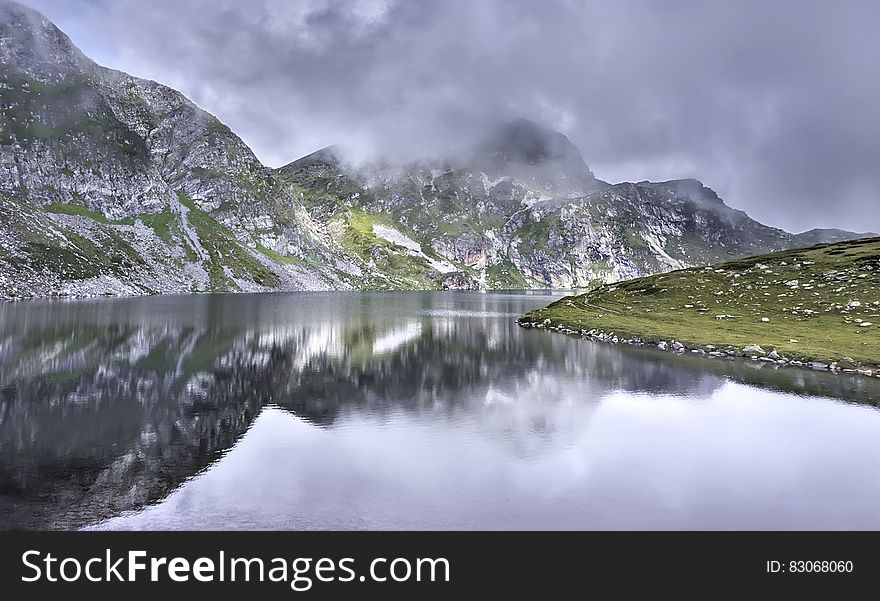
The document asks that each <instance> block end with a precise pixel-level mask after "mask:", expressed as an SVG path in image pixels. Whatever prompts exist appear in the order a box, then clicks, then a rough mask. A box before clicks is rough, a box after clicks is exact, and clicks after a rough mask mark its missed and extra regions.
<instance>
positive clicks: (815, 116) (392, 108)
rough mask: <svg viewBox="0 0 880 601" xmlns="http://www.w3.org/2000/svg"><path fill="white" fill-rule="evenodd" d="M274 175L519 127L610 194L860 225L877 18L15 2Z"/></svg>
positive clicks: (433, 148) (513, 1)
mask: <svg viewBox="0 0 880 601" xmlns="http://www.w3.org/2000/svg"><path fill="white" fill-rule="evenodd" d="M28 4H30V5H31V6H33V7H34V8H36V9H38V10H41V11H42V12H43V13H44V14H46V15H47V16H48V17H49V18H51V19H52V20H53V21H55V22H56V23H57V24H58V26H59V27H61V29H63V30H64V31H65V32H67V33H68V34H69V35H70V36H71V37H72V39H73V41H74V43H76V44H77V45H78V46H80V47H81V48H83V50H84V51H85V52H86V53H87V54H89V55H90V56H91V57H92V58H95V59H96V60H98V61H99V62H102V63H104V64H108V66H112V67H115V68H121V69H124V70H126V71H128V72H130V73H132V74H134V75H138V76H143V77H149V78H152V79H156V80H157V81H161V82H163V83H166V84H169V85H171V86H174V87H176V88H178V89H180V90H181V91H182V92H184V93H185V94H187V95H188V96H189V97H191V98H192V99H193V100H194V101H196V102H197V103H198V104H200V105H201V106H202V107H204V108H205V109H207V110H209V111H211V112H213V113H215V114H216V115H218V116H219V117H220V118H221V120H223V121H224V122H225V123H227V124H228V125H230V127H232V128H233V129H234V130H235V131H236V132H237V133H239V134H240V135H241V136H242V137H243V138H244V140H245V141H246V142H247V143H248V144H250V145H251V146H252V147H253V148H254V150H255V151H256V152H257V154H258V155H259V156H260V158H261V159H262V160H263V161H264V162H265V163H267V164H269V165H272V166H277V165H282V164H285V163H288V162H289V161H291V160H292V159H294V158H296V157H299V156H303V155H305V154H308V153H309V152H312V151H314V150H316V149H318V148H321V147H324V146H327V145H329V144H334V143H336V144H340V145H341V146H342V147H344V148H346V149H348V150H349V152H353V153H354V154H359V155H361V156H370V155H376V154H382V155H384V156H389V157H392V158H394V157H409V156H418V155H424V154H429V153H437V152H454V150H455V149H456V148H464V147H467V146H468V145H470V144H473V143H474V142H476V141H477V140H480V139H482V138H483V137H484V136H485V135H486V133H487V131H489V129H490V128H491V127H494V126H495V125H496V124H497V123H498V122H499V121H505V120H508V119H511V118H514V117H518V116H527V117H528V118H529V119H531V120H533V121H536V122H539V123H541V124H543V125H546V126H549V127H551V128H553V129H556V130H558V131H561V132H562V133H564V134H566V135H567V136H568V138H569V139H570V140H571V141H572V143H574V144H575V145H576V146H577V147H578V148H579V150H580V153H581V154H582V155H583V157H584V158H585V159H586V162H587V163H588V164H589V165H590V167H592V169H593V171H594V172H595V173H596V176H597V177H599V178H601V179H604V180H608V181H621V180H632V181H639V180H644V179H652V180H669V179H676V178H698V179H699V180H700V181H702V182H705V183H706V185H708V186H710V187H711V188H713V189H715V190H717V191H718V192H719V193H720V194H721V196H722V197H723V198H724V199H725V200H726V201H727V203H728V204H730V205H732V206H735V207H737V208H741V209H744V210H746V211H748V212H749V213H750V214H751V215H753V216H754V217H756V218H758V219H761V220H763V221H765V222H767V223H770V224H773V225H777V226H780V227H784V228H786V229H789V230H795V231H800V230H806V229H810V228H812V227H841V228H847V229H857V230H869V229H873V230H878V229H880V211H877V206H878V205H880V178H877V177H876V169H877V167H876V166H877V164H878V161H880V111H878V109H877V107H878V106H880V80H878V78H876V77H874V76H873V73H874V71H875V70H876V66H877V65H878V64H880V42H878V38H877V36H876V33H875V32H874V31H873V29H874V27H875V24H876V23H877V22H880V5H878V4H877V3H875V2H871V1H870V0H864V1H855V0H851V1H849V0H848V1H844V2H840V3H818V2H797V1H794V0H782V1H779V2H772V3H767V2H758V1H753V0H745V1H743V0H737V1H733V0H726V1H724V0H722V1H721V2H712V3H704V2H697V1H673V2H664V3H656V2H649V1H647V0H644V1H641V0H625V1H623V2H610V1H606V2H571V1H550V2H540V3H536V2H532V1H527V0H503V1H502V0H486V1H482V2H469V1H465V0H453V1H447V0H443V1H440V0H436V1H430V0H429V1H424V2H409V1H395V0H362V1H354V0H352V1H345V0H308V1H303V2H288V1H283V0H254V1H251V2H246V3H245V2H238V1H235V0H174V1H172V0H154V1H153V2H149V3H146V2H142V1H139V0H115V1H114V2H102V1H100V0H94V1H88V0H32V1H30V2H28Z"/></svg>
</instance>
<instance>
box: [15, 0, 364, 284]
mask: <svg viewBox="0 0 880 601" xmlns="http://www.w3.org/2000/svg"><path fill="white" fill-rule="evenodd" d="M0 40H2V43H0V65H2V66H0V111H2V112H0V124H2V134H0V202H2V203H3V206H4V209H5V210H4V216H3V221H2V233H0V236H2V242H3V246H2V252H0V266H2V273H3V279H4V280H5V282H4V284H5V286H4V289H3V290H0V292H2V293H5V294H7V295H24V296H27V295H45V294H53V293H62V294H63V293H71V294H92V293H124V294H138V293H155V292H159V293H161V292H190V291H227V290H228V291H237V290H267V289H301V288H312V289H313V288H338V287H343V288H344V287H349V286H350V284H347V283H346V282H345V277H346V274H345V269H348V270H349V271H352V272H353V273H358V272H357V269H356V268H354V267H352V266H350V265H348V264H347V263H346V261H345V260H344V259H339V255H341V253H340V251H339V249H338V248H337V247H335V245H334V244H333V243H332V241H328V240H322V239H321V238H320V234H319V232H317V230H316V228H315V226H314V224H313V223H312V221H311V219H310V218H309V216H308V215H307V214H306V212H305V211H304V210H303V208H302V206H301V205H300V204H299V203H297V202H296V201H295V200H294V199H293V198H292V196H291V195H290V194H289V193H288V192H287V191H285V190H283V189H282V188H281V186H280V185H279V184H278V182H277V181H276V179H275V178H274V177H273V176H272V174H271V173H270V171H269V170H268V169H267V168H266V167H264V166H263V165H262V164H261V163H260V162H259V161H258V160H257V158H256V157H255V156H254V154H253V152H251V150H250V149H249V148H248V147H247V146H246V145H245V144H244V142H242V141H241V139H240V138H238V136H236V135H235V134H234V133H232V132H231V131H230V130H229V128H227V127H226V126H224V125H223V124H222V123H220V122H219V121H218V120H217V119H216V118H215V117H213V116H212V115H210V114H208V113H206V112H205V111H203V110H201V109H199V108H198V107H197V106H195V105H194V104H193V103H192V102H190V101H189V100H187V99H186V98H185V97H184V96H183V95H181V94H180V93H179V92H176V91H175V90H172V89H170V88H167V87H165V86H162V85H160V84H157V83H155V82H151V81H145V80H142V79H138V78H135V77H131V76H129V75H127V74H125V73H120V72H117V71H112V70H109V69H105V68H102V67H100V66H98V65H96V64H95V63H93V62H92V61H90V60H89V59H88V58H86V57H85V56H84V55H83V54H82V53H81V52H79V50H77V49H76V47H75V46H74V45H73V44H72V43H71V41H70V40H69V39H68V38H67V36H65V35H64V34H63V33H62V32H60V31H59V30H58V29H57V28H56V27H55V26H54V25H53V24H52V23H50V22H49V21H47V20H46V19H45V18H44V17H42V16H41V15H39V14H38V13H36V12H34V11H31V10H29V9H27V8H24V7H22V6H21V5H18V4H15V3H7V2H3V3H2V4H0ZM316 265H320V266H321V267H320V268H319V267H316ZM337 265H338V267H339V268H340V270H339V271H338V272H337V271H336V268H337Z"/></svg>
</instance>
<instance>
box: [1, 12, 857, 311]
mask: <svg viewBox="0 0 880 601" xmlns="http://www.w3.org/2000/svg"><path fill="white" fill-rule="evenodd" d="M0 208H2V214H0V297H30V296H48V295H73V296H82V295H99V294H113V295H116V294H126V295H130V294H152V293H185V292H217V291H233V292H235V291H263V290H301V289H352V288H354V289H376V288H383V289H416V288H417V289H439V288H527V287H573V286H578V287H579V286H589V285H592V284H595V283H602V282H609V281H613V280H618V279H622V278H628V277H632V276H637V275H645V274H650V273H656V272H658V271H666V270H669V269H675V268H679V267H684V266H689V265H695V264H700V263H706V262H710V261H715V260H719V259H724V258H729V257H732V256H734V257H735V256H744V255H749V254H756V253H761V252H767V251H772V250H777V249H782V248H787V247H791V246H797V245H800V244H806V243H812V242H813V241H814V240H818V241H825V238H828V237H834V239H845V238H846V237H852V236H853V234H851V233H849V232H837V231H812V232H807V233H805V234H802V235H800V236H792V235H790V234H788V233H786V232H782V231H780V230H776V229H773V228H769V227H766V226H763V225H761V224H760V223H757V222H755V221H753V220H751V219H749V218H748V217H747V216H746V215H745V214H743V213H741V212H738V211H735V210H733V209H730V208H729V207H727V206H726V205H725V204H724V203H723V202H722V201H721V200H720V199H719V198H718V197H717V195H716V194H715V193H714V192H713V191H712V190H709V189H708V188H705V187H704V186H703V185H702V184H701V183H700V182H697V181H694V180H681V181H673V182H663V183H649V182H641V183H638V184H630V183H624V184H617V185H609V184H607V183H605V182H602V181H600V180H598V179H596V178H595V176H594V175H593V173H592V172H591V171H590V169H589V167H588V166H587V165H586V163H585V162H584V160H583V157H582V156H581V154H580V152H579V151H578V149H577V148H576V147H575V146H574V145H573V144H572V143H571V141H570V140H568V138H566V137H565V136H564V135H562V134H560V133H558V132H555V131H552V130H549V129H546V128H543V127H541V126H539V125H537V124H535V123H532V122H529V121H526V120H518V121H514V122H512V123H509V124H507V125H505V126H503V127H500V128H499V129H498V130H497V131H496V132H495V133H494V134H492V135H491V136H489V137H488V138H487V139H486V140H485V141H484V142H483V143H482V144H479V145H477V147H475V148H474V149H473V150H472V151H471V152H470V153H464V154H463V155H462V156H458V157H451V158H447V159H443V160H439V159H438V160H427V161H425V160H423V161H419V162H413V163H408V164H397V165H389V164H371V165H361V166H359V167H356V168H355V167H351V166H349V165H347V164H346V162H345V161H344V160H343V158H342V157H339V156H337V154H336V152H335V151H334V149H332V148H330V149H324V150H322V151H319V152H317V153H314V154H312V155H309V156H308V157H305V158H303V159H300V160H298V161H294V162H293V163H291V164H290V165H287V166H286V167H283V168H281V169H278V170H270V169H268V168H267V167H265V166H264V165H262V164H261V163H260V161H259V160H258V159H257V158H256V157H255V156H254V153H253V152H252V151H251V150H250V148H248V147H247V145H246V144H245V143H244V142H243V141H242V140H241V139H240V138H239V137H238V136H236V135H235V134H234V133H233V132H232V131H230V130H229V128H228V127H226V126H225V125H223V124H222V123H221V122H220V121H219V120H217V118H216V117H214V116H213V115H210V114H209V113H207V112H205V111H203V110H201V109H200V108H199V107H197V106H196V105H195V104H193V103H192V102H191V101H189V100H188V99H187V98H185V97H184V96H183V95H182V94H180V93H179V92H177V91H175V90H172V89H170V88H168V87H166V86H163V85H160V84H158V83H155V82H152V81H146V80H142V79H138V78H136V77H132V76H130V75H127V74H125V73H121V72H118V71H113V70H110V69H106V68H103V67H101V66H99V65H97V64H95V63H94V62H92V61H91V60H90V59H88V58H87V57H86V56H84V55H83V54H82V53H81V52H80V51H79V50H78V49H77V48H76V47H75V46H74V45H73V43H72V42H71V41H70V39H69V38H68V37H67V36H66V35H64V33H62V32H61V31H59V30H58V28H56V27H55V26H54V25H53V24H52V23H51V22H49V21H48V20H47V19H46V18H45V17H43V16H42V15H40V14H39V13H36V12H35V11H32V10H30V9H28V8H25V7H23V6H21V5H19V4H16V3H14V2H8V1H6V0H0Z"/></svg>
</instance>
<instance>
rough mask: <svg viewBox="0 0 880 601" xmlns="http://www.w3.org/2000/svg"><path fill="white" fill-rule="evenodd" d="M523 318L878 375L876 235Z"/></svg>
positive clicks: (643, 285)
mask: <svg viewBox="0 0 880 601" xmlns="http://www.w3.org/2000/svg"><path fill="white" fill-rule="evenodd" d="M520 324H521V325H523V326H526V327H539V328H548V329H557V330H562V331H564V332H570V333H579V334H583V335H585V336H589V337H594V338H599V339H601V340H608V341H612V342H630V343H635V344H653V345H657V346H659V347H660V348H662V349H664V350H676V351H679V352H684V351H685V350H687V349H692V350H693V351H694V352H696V353H699V354H707V353H709V354H712V355H716V356H723V357H726V356H747V357H753V358H755V359H759V358H760V359H762V360H763V361H767V362H769V363H774V364H783V365H785V364H789V363H792V362H794V363H795V364H797V365H800V364H803V363H807V364H814V365H813V366H814V367H817V368H823V369H824V368H827V367H829V364H830V367H832V368H833V369H836V368H840V369H850V370H858V371H860V372H862V373H865V374H868V375H871V374H874V373H876V374H877V375H878V376H880V238H869V239H864V240H854V241H847V242H838V243H834V244H823V245H818V246H814V247H811V248H805V249H797V250H789V251H784V252H778V253H773V254H769V255H763V256H759V257H752V258H748V259H743V260H738V261H732V262H727V263H720V264H718V265H715V266H713V267H703V268H694V269H687V270H683V271H676V272H672V273H667V274H663V275H655V276H651V277H646V278H640V279H635V280H631V281H627V282H620V283H616V284H610V285H606V286H601V287H599V288H597V289H595V290H593V291H591V292H588V293H586V294H583V295H580V296H575V297H567V298H564V299H562V300H560V301H558V302H556V303H553V304H552V305H550V306H549V307H547V308H546V309H540V310H537V311H532V312H531V313H528V314H527V315H525V316H524V317H522V318H521V319H520Z"/></svg>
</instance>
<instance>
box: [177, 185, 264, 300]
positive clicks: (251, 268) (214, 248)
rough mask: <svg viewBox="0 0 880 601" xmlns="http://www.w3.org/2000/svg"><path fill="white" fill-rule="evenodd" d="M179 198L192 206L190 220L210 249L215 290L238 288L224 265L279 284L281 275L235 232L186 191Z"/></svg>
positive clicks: (237, 272)
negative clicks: (218, 220)
mask: <svg viewBox="0 0 880 601" xmlns="http://www.w3.org/2000/svg"><path fill="white" fill-rule="evenodd" d="M178 198H180V202H181V204H183V205H184V206H185V207H187V208H188V209H189V212H188V213H187V217H188V219H189V222H190V224H191V225H192V227H193V229H194V230H195V231H196V235H198V237H199V241H200V242H201V244H202V246H203V247H204V249H205V250H206V251H207V252H208V255H209V260H208V261H207V264H206V265H205V267H206V269H207V270H208V275H209V276H210V278H211V288H212V289H213V290H215V291H222V290H236V289H238V285H237V284H236V283H235V282H234V281H232V280H231V279H230V278H229V276H227V274H226V270H225V269H224V267H226V268H229V270H230V271H232V273H233V274H234V275H235V276H236V277H239V278H246V279H250V280H252V281H254V282H256V283H257V284H259V285H261V286H266V287H269V288H274V287H276V286H278V284H279V280H278V276H276V275H275V274H274V273H273V272H272V271H271V270H270V269H269V268H267V267H266V266H264V265H263V264H262V263H260V262H259V261H257V260H256V259H255V258H254V257H252V256H251V255H250V253H248V251H247V250H246V249H245V248H244V247H243V246H242V244H241V243H240V242H239V241H238V240H236V238H235V236H234V235H233V234H232V232H230V231H229V230H228V229H227V228H225V227H223V226H222V225H221V224H220V223H218V222H217V221H216V220H215V219H214V218H213V217H211V216H210V215H209V214H208V213H206V212H205V211H203V210H201V209H200V208H198V207H197V206H196V204H195V203H194V202H193V201H192V200H191V199H190V198H189V197H187V196H186V194H183V193H178Z"/></svg>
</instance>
